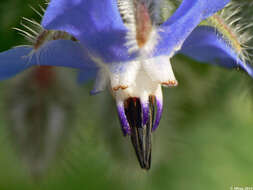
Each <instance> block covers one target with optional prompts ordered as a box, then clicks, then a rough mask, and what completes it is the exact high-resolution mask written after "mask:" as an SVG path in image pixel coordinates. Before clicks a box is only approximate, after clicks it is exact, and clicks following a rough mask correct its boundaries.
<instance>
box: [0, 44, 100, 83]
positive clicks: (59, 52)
mask: <svg viewBox="0 0 253 190" xmlns="http://www.w3.org/2000/svg"><path fill="white" fill-rule="evenodd" d="M34 65H47V66H63V67H70V68H78V69H93V68H95V67H96V66H95V64H94V63H93V62H92V60H91V59H89V57H88V56H87V54H86V53H85V51H84V49H83V48H82V46H81V45H80V44H79V43H77V42H73V41H70V40H56V41H51V42H48V43H46V44H45V45H44V46H42V47H41V48H40V49H39V50H37V51H36V52H35V51H34V52H33V48H32V47H27V46H20V47H16V48H13V49H10V50H8V51H5V52H2V53H0V80H5V79H8V78H10V77H13V76H15V75H16V74H18V73H20V72H22V71H24V70H25V69H28V68H30V67H31V66H34Z"/></svg>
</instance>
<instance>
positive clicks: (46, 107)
mask: <svg viewBox="0 0 253 190" xmlns="http://www.w3.org/2000/svg"><path fill="white" fill-rule="evenodd" d="M6 90H7V96H6V102H5V105H6V109H5V110H6V118H7V120H8V122H7V129H8V130H9V135H10V137H11V140H12V142H13V144H14V145H15V148H16V150H17V151H18V154H19V156H20V158H21V160H22V162H23V163H24V164H25V165H26V167H27V168H28V169H29V171H30V173H31V175H32V176H34V177H37V176H40V175H41V174H43V173H44V172H45V171H46V169H48V167H49V166H50V164H51V163H52V161H53V160H54V159H55V157H56V155H57V154H58V153H59V152H60V150H61V149H62V148H63V146H64V144H65V143H66V138H67V137H68V134H69V133H70V130H71V129H72V128H73V126H74V125H73V119H74V115H75V114H74V112H75V110H74V105H75V100H76V98H75V97H74V96H75V94H77V93H75V92H76V90H77V88H76V87H75V80H74V79H73V77H71V73H70V72H69V71H66V70H62V69H59V68H57V69H55V68H54V67H35V68H33V69H31V70H29V71H28V72H25V73H24V74H22V75H19V76H18V77H16V78H15V79H13V80H12V81H11V82H10V83H9V85H8V88H7V89H6Z"/></svg>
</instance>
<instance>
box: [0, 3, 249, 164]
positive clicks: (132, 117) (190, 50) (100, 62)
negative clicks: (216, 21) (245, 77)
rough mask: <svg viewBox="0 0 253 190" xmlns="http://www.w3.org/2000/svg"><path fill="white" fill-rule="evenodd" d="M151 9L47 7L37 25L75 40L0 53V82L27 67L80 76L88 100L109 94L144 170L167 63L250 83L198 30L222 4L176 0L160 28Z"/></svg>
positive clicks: (212, 33)
mask: <svg viewBox="0 0 253 190" xmlns="http://www.w3.org/2000/svg"><path fill="white" fill-rule="evenodd" d="M150 2H152V1H150V0H135V1H134V0H133V1H132V0H118V1H117V0H51V2H50V3H49V6H48V8H47V10H46V12H45V15H44V17H43V20H42V26H43V27H44V28H45V29H47V30H58V31H64V32H67V33H68V34H70V35H72V36H74V37H75V38H76V39H77V40H78V41H71V40H54V41H48V42H46V43H44V44H41V46H40V48H38V49H36V50H34V49H33V47H16V48H13V49H11V50H9V51H6V52H3V53H0V79H2V80H3V79H7V78H10V77H12V76H14V75H16V74H17V73H19V72H21V71H23V70H25V69H27V68H29V67H31V66H34V65H51V66H65V67H71V68H77V69H80V70H81V71H80V75H79V80H80V81H82V82H83V81H85V80H87V79H88V78H95V85H94V89H93V90H92V93H93V94H95V93H98V92H100V91H102V90H104V89H105V87H106V86H108V87H109V89H110V90H111V92H112V94H113V96H114V98H115V100H116V103H117V110H118V115H119V118H120V122H121V125H122V130H123V133H124V134H125V135H126V134H129V135H130V136H131V139H132V143H133V145H134V147H135V150H136V154H137V157H138V159H139V162H140V165H141V167H143V168H149V167H150V155H151V154H150V152H151V145H150V140H151V139H150V135H151V131H152V130H155V129H156V128H157V126H158V124H159V121H160V119H161V115H162V107H163V106H162V105H163V98H162V90H161V87H162V86H176V85H177V80H176V78H175V76H174V74H173V70H172V67H171V64H170V59H171V58H172V57H173V56H174V55H175V54H177V53H182V54H185V55H187V56H190V57H192V58H193V59H196V60H197V61H200V62H203V63H210V64H217V65H221V66H225V67H228V68H235V67H236V68H241V69H242V70H244V71H245V72H247V73H248V74H249V75H250V76H251V77H253V69H252V67H251V66H250V65H249V64H247V63H245V62H244V61H242V60H241V59H240V58H239V56H238V54H237V53H236V51H235V50H234V48H233V47H232V46H230V45H229V44H228V43H227V41H226V40H225V39H223V36H222V35H221V34H219V33H218V32H217V31H216V30H215V29H214V28H212V27H209V26H198V25H199V23H200V22H201V21H203V20H204V19H206V18H208V17H209V16H211V15H213V14H214V13H216V12H217V11H219V10H221V9H222V8H224V6H225V5H226V4H227V3H229V0H183V1H182V2H181V4H180V6H179V7H178V9H177V10H176V11H175V12H174V14H173V15H172V16H171V17H170V18H169V19H168V20H166V21H165V22H164V23H162V24H157V22H156V15H154V14H153V12H154V11H152V10H150V9H151V8H150V7H154V6H156V5H152V6H150ZM32 51H33V54H31V53H30V52H32ZM28 55H30V56H28Z"/></svg>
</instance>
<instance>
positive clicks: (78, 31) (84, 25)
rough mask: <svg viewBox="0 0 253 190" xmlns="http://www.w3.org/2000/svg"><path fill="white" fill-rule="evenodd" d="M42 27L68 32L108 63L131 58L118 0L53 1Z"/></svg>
mask: <svg viewBox="0 0 253 190" xmlns="http://www.w3.org/2000/svg"><path fill="white" fill-rule="evenodd" d="M42 26H43V27H44V28H46V29H49V30H62V31H65V32H68V33H69V34H71V35H73V36H75V37H76V38H77V39H78V40H79V41H80V42H81V43H82V44H83V45H84V46H85V47H86V48H88V50H89V51H90V52H91V53H93V54H94V55H95V56H100V58H102V59H103V60H104V61H105V62H116V61H123V60H128V59H129V54H128V51H127V47H125V45H124V44H125V43H126V39H125V36H126V32H127V29H126V27H125V25H124V23H123V21H122V19H121V16H120V13H119V11H118V7H117V0H52V1H51V2H50V4H49V6H48V8H47V10H46V12H45V15H44V18H43V21H42Z"/></svg>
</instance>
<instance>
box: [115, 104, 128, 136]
mask: <svg viewBox="0 0 253 190" xmlns="http://www.w3.org/2000/svg"><path fill="white" fill-rule="evenodd" d="M117 110H118V116H119V120H120V124H121V127H122V131H123V134H124V136H126V135H130V134H131V128H130V126H129V123H128V121H127V117H126V114H125V108H124V104H123V103H122V104H118V105H117Z"/></svg>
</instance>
